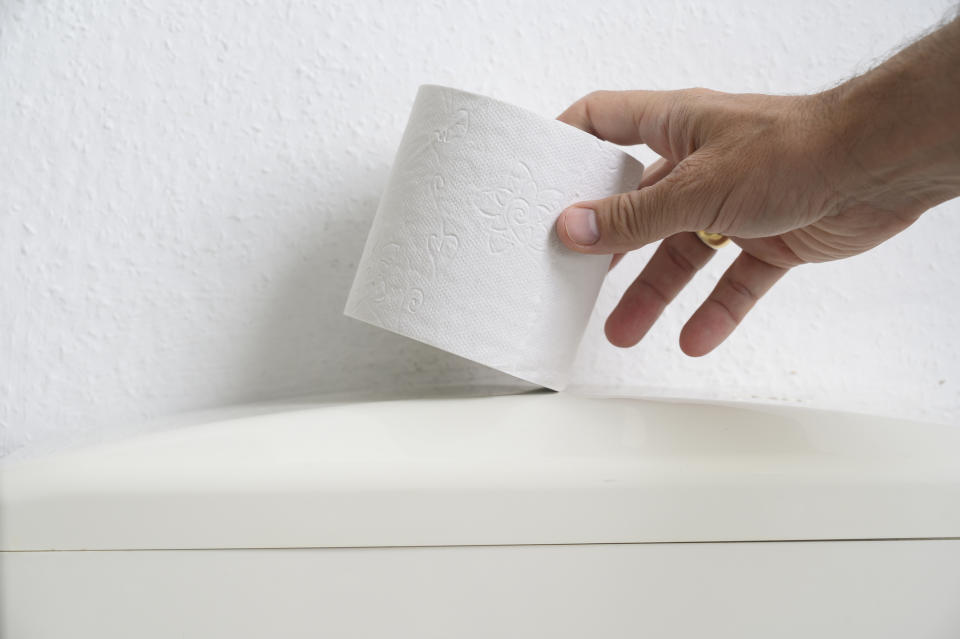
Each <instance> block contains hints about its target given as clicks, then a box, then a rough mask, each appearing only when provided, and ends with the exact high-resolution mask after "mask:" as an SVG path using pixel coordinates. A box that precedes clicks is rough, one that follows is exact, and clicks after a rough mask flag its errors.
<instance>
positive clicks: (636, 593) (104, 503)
mask: <svg viewBox="0 0 960 639" xmlns="http://www.w3.org/2000/svg"><path fill="white" fill-rule="evenodd" d="M0 636H2V637H3V638H4V639H7V638H10V639H20V638H25V639H29V638H33V637H43V638H46V637H70V638H83V637H96V638H98V639H112V638H114V637H117V638H119V637H124V638H129V637H138V638H154V637H157V638H159V637H236V638H244V637H310V638H318V637H411V638H413V637H416V638H420V637H469V638H472V637H493V636H497V637H550V638H565V637H632V638H635V637H647V636H649V637H664V638H666V637H669V638H672V637H698V638H699V637H711V638H718V637H731V638H732V637H736V638H738V639H745V638H748V639H749V638H754V637H756V638H760V637H763V638H765V639H766V638H770V637H777V638H793V637H797V638H800V637H803V638H804V639H808V638H809V637H843V638H845V639H851V638H856V637H864V638H867V637H869V638H870V639H879V638H885V637H890V638H893V637H896V638H898V639H900V638H902V637H911V639H925V638H930V639H933V638H937V639H940V638H942V639H957V638H958V637H960V428H958V427H952V426H945V425H932V424H924V423H916V422H908V421H901V420H893V419H882V418H875V417H867V416H858V415H848V414H842V413H833V412H823V411H813V410H807V409H800V408H785V407H769V406H748V405H732V404H730V405H721V404H691V403H666V402H651V401H642V400H637V399H615V398H602V399H600V398H582V397H575V396H570V395H567V394H563V393H560V394H557V393H534V394H527V395H517V396H507V397H489V398H437V399H416V400H395V401H366V402H349V403H327V404H317V405H314V406H301V407H298V408H289V409H285V410H277V411H276V412H273V413H269V414H260V415H252V416H247V417H239V418H237V417H234V418H225V419H221V420H218V421H211V422H210V423H205V424H201V425H192V426H189V427H181V428H177V429H174V430H167V431H164V432H159V433H154V434H150V435H145V436H139V437H136V438H131V439H128V440H125V441H122V442H116V443H110V444H104V445H99V446H92V447H88V448H83V449H77V450H74V451H69V452H64V453H58V454H54V455H49V456H46V457H42V458H38V459H31V460H26V461H20V462H7V463H4V464H2V465H0Z"/></svg>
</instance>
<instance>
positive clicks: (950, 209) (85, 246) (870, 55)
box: [0, 0, 960, 456]
mask: <svg viewBox="0 0 960 639" xmlns="http://www.w3.org/2000/svg"><path fill="white" fill-rule="evenodd" d="M949 5H950V3H949V2H947V1H946V0H919V1H914V2H909V3H907V2H902V1H901V0H882V1H881V0H847V1H845V2H841V1H832V2H814V3H810V2H793V1H783V2H771V1H769V0H754V1H752V2H736V3H733V2H731V3H721V2H709V3H707V2H704V3H693V2H683V1H677V2H671V3H664V2H614V1H607V2H603V3H587V2H578V1H570V2H563V3H558V2H550V3H547V2H544V3H540V4H538V3H533V2H530V3H523V2H515V3H506V2H497V1H491V0H485V1H482V2H428V3H419V4H414V3H407V2H382V3H371V2H356V1H354V0H349V1H348V0H339V1H335V2H327V3H310V2H283V3H281V2H246V3H237V2H234V1H232V0H229V1H228V0H221V1H214V2H202V3H197V2H193V1H192V0H167V1H160V0H146V1H141V2H125V1H120V0H115V1H110V0H100V1H91V2H84V3H77V2H53V1H50V2H29V1H27V0H23V1H21V2H16V1H10V0H8V1H7V2H4V3H2V4H0V276H2V279H0V436H2V442H0V455H10V454H11V453H14V452H17V455H16V456H20V455H23V454H28V453H27V452H25V451H31V450H40V449H41V448H44V447H50V446H51V445H56V446H62V445H67V444H70V443H73V442H76V441H82V440H89V439H91V438H97V437H100V436H102V434H103V433H107V432H132V431H134V430H138V429H145V428H151V427H155V426H149V425H144V424H143V422H144V420H147V419H148V418H153V417H158V416H164V415H171V414H175V413H178V412H182V411H187V410H194V409H199V408H207V407H213V406H218V405H223V404H232V403H240V402H250V401H256V400H262V399H269V398H276V397H283V396H291V395H296V394H305V393H328V392H334V391H344V390H350V389H362V388H378V389H383V388H396V387H402V388H406V389H416V388H424V387H427V386H430V385H435V384H441V383H444V384H461V383H496V382H497V381H502V379H503V378H502V377H499V376H498V375H496V374H493V373H491V372H487V371H485V370H480V369H478V368H477V367H476V366H474V365H471V364H469V363H466V362H464V361H462V360H459V359H457V358H454V357H452V356H448V355H445V354H443V353H439V352H437V351H434V350H432V349H430V348H428V347H425V346H421V345H419V344H416V343H412V342H410V341H407V340H405V339H403V338H400V337H397V336H395V335H392V334H388V333H385V332H382V331H378V330H376V329H373V328H371V327H368V326H365V325H362V324H360V323H358V322H355V321H353V320H349V319H347V318H344V317H343V316H342V315H341V311H342V307H343V303H344V300H345V297H346V292H347V289H348V286H349V283H350V280H351V278H352V274H353V270H354V267H355V264H356V260H357V257H358V255H359V252H360V250H361V247H362V245H363V241H364V236H365V233H366V230H367V228H368V226H369V223H370V220H371V219H372V215H373V211H374V208H375V206H376V202H377V198H378V194H379V192H380V190H381V188H382V186H383V184H384V181H385V179H386V175H387V170H388V168H389V163H390V160H391V157H392V154H393V151H394V149H395V147H396V145H397V143H398V141H399V139H400V134H401V132H402V129H403V125H404V122H405V120H406V117H407V114H408V111H409V107H410V104H411V102H412V100H413V97H414V93H415V90H416V87H417V86H418V85H419V84H421V83H424V82H433V83H441V84H449V85H453V86H457V87H460V88H463V89H467V90H472V91H477V92H480V93H485V94H488V95H492V96H496V97H499V98H502V99H505V100H507V101H510V102H513V103H516V104H520V105H523V106H527V107H529V108H532V109H534V110H537V111H539V112H541V113H543V114H545V115H555V114H556V113H559V112H560V111H561V110H562V109H563V108H565V107H566V106H567V105H568V104H569V103H570V102H571V101H573V100H574V99H575V98H577V97H579V96H580V95H582V94H584V93H586V92H588V91H590V90H593V89H596V88H654V89H665V88H679V87H686V86H696V85H699V86H709V87H712V88H716V89H721V90H727V91H756V92H804V91H812V90H817V89H821V88H825V87H827V86H829V85H831V84H833V83H835V82H836V81H839V80H841V79H843V78H844V77H846V76H848V75H850V74H852V73H854V72H856V71H857V70H864V69H865V68H867V67H868V66H869V65H870V64H871V63H872V62H873V61H875V60H876V59H878V58H879V57H881V56H883V55H884V54H886V53H887V52H889V51H890V50H891V49H893V48H894V47H896V46H898V45H899V44H902V43H903V42H905V41H907V40H908V39H909V38H910V37H912V36H913V35H915V34H917V33H918V32H919V31H921V30H922V29H923V28H925V27H926V26H928V25H931V24H932V23H934V22H935V21H937V20H938V19H940V18H941V17H942V16H943V15H944V12H945V10H946V9H947V8H948V6H949ZM639 154H640V156H641V157H642V158H644V159H649V158H650V155H649V153H647V152H644V151H642V150H641V151H639ZM958 235H960V202H953V203H949V204H946V205H943V206H941V207H939V208H938V209H937V210H935V211H932V212H931V213H929V214H928V215H927V216H925V217H924V218H923V219H921V221H920V222H919V223H918V224H917V225H916V226H915V227H914V228H912V229H910V230H909V231H908V232H907V233H904V234H903V235H902V236H900V237H898V238H896V239H894V240H893V241H891V242H889V243H888V244H887V245H885V246H883V247H881V248H879V249H877V250H875V251H873V252H871V253H869V254H867V255H864V256H862V257H858V258H855V259H852V260H848V261H845V262H840V263H835V264H831V265H823V266H808V267H804V268H800V269H797V270H796V271H794V272H793V273H792V274H790V275H789V276H787V278H786V279H785V280H784V281H782V282H781V283H780V284H779V285H778V286H777V287H775V288H774V290H773V291H772V292H771V293H770V294H769V295H768V297H767V299H765V300H764V301H763V303H762V304H760V305H759V306H758V307H757V309H756V310H755V312H754V313H753V314H752V315H751V316H750V318H749V319H748V320H747V321H746V322H745V324H744V325H743V327H742V328H741V329H740V330H739V331H738V333H737V334H736V335H735V336H734V337H733V338H732V339H730V340H729V341H728V342H727V343H726V344H725V345H724V346H723V347H721V348H720V349H719V350H717V351H716V352H715V353H714V354H712V355H710V356H708V357H705V358H702V359H699V360H692V359H689V358H686V357H685V356H683V355H682V354H681V353H680V352H679V350H678V349H677V348H676V346H675V344H676V337H677V335H678V332H679V329H680V325H681V320H682V319H683V318H684V317H685V316H686V315H687V314H688V313H689V312H690V311H692V309H693V308H694V306H695V305H696V303H697V302H698V300H699V299H700V298H702V297H703V296H704V295H705V294H706V292H707V291H708V290H709V288H710V286H711V283H712V281H713V280H714V279H715V277H716V276H717V275H718V273H719V272H720V271H721V270H722V268H723V265H724V264H725V263H728V262H729V261H730V259H731V258H732V257H733V251H732V250H727V251H726V252H724V253H723V254H722V255H720V256H718V259H717V260H715V263H714V264H713V265H712V266H711V267H710V268H709V269H708V272H707V273H705V274H703V275H701V276H700V277H699V278H698V281H697V283H696V285H695V286H693V287H691V290H689V291H688V292H687V293H686V294H684V296H683V297H682V299H681V300H679V302H678V303H677V304H676V305H675V306H674V307H673V308H672V309H671V310H669V311H668V312H667V314H666V316H665V317H664V318H663V320H662V321H661V322H660V323H659V325H658V326H657V328H656V329H655V330H654V331H653V333H652V334H651V335H650V336H649V337H648V338H647V340H646V341H645V342H644V343H643V344H642V345H641V346H639V347H637V348H635V349H632V350H628V351H618V350H616V349H614V348H613V347H610V346H609V345H605V344H604V343H603V342H602V338H601V335H600V331H599V327H598V326H597V325H594V326H593V327H592V329H591V333H590V334H589V335H588V338H587V340H586V341H585V349H584V357H583V358H582V362H581V368H582V371H583V372H582V374H581V379H580V382H581V383H582V384H584V385H586V386H594V385H606V386H615V387H619V388H621V389H622V390H625V391H627V392H637V391H640V392H659V393H663V394H667V395H687V396H701V397H703V396H708V397H709V396H720V397H727V398H734V399H737V398H739V399H750V398H757V399H762V400H771V401H786V402H792V403H796V402H799V403H804V404H812V405H835V406H836V405H839V406H845V407H849V408H853V409H861V410H863V409H866V410H873V411H875V412H881V413H889V414H901V415H914V416H918V417H926V418H928V419H934V420H952V421H958V420H960V334H958V331H957V330H956V328H957V322H956V319H955V318H956V317H957V316H958V314H960V294H958V293H957V278H958V274H960V251H958V250H957V245H956V242H955V240H953V239H951V238H955V237H957V236H958ZM649 252H650V251H649V250H648V251H644V253H645V254H649ZM639 264H640V263H639V257H638V258H633V259H631V260H628V261H626V262H625V263H624V264H623V265H621V266H620V267H618V268H617V270H616V271H615V275H614V276H613V277H612V278H611V281H610V282H609V287H608V289H607V290H606V291H605V292H604V294H603V304H601V307H602V308H601V310H602V311H607V310H609V308H610V307H611V305H612V303H613V301H614V299H615V297H616V294H617V293H619V291H621V290H622V289H623V288H624V287H625V286H626V284H627V282H628V279H629V276H632V275H633V274H635V272H636V271H637V269H638V267H639Z"/></svg>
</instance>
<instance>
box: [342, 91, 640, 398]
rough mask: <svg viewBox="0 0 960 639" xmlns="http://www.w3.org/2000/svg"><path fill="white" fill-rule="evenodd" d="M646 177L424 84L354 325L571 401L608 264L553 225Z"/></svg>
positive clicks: (502, 110)
mask: <svg viewBox="0 0 960 639" xmlns="http://www.w3.org/2000/svg"><path fill="white" fill-rule="evenodd" d="M642 172H643V166H642V165H641V164H640V163H639V162H638V161H636V160H635V159H634V158H632V157H631V156H629V155H627V154H626V153H624V152H623V151H621V150H620V149H619V148H618V147H616V146H614V145H612V144H609V143H607V142H603V141H601V140H599V139H597V138H595V137H594V136H592V135H590V134H588V133H585V132H583V131H580V130H579V129H576V128H574V127H571V126H568V125H566V124H564V123H562V122H558V121H556V120H552V119H549V118H545V117H541V116H539V115H536V114H534V113H532V112H529V111H527V110H525V109H521V108H519V107H515V106H512V105H509V104H505V103H503V102H499V101H497V100H493V99H490V98H486V97H483V96H479V95H475V94H472V93H467V92H464V91H459V90H456V89H451V88H447V87H440V86H430V85H427V86H423V87H421V88H420V90H419V92H418V93H417V97H416V100H415V102H414V105H413V110H412V112H411V114H410V119H409V122H408V123H407V128H406V130H405V131H404V134H403V138H402V140H401V142H400V148H399V149H398V151H397V156H396V159H395V161H394V164H393V168H392V170H391V173H390V177H389V180H388V182H387V187H386V190H385V191H384V193H383V195H382V197H381V200H380V204H379V207H378V209H377V213H376V216H375V218H374V222H373V226H372V228H371V229H370V234H369V236H368V238H367V243H366V246H365V247H364V251H363V255H362V257H361V259H360V263H359V266H358V269H357V274H356V277H355V279H354V282H353V287H352V288H351V290H350V295H349V297H348V300H347V304H346V309H345V313H346V315H348V316H350V317H354V318H356V319H359V320H362V321H364V322H368V323H370V324H373V325H375V326H379V327H381V328H384V329H387V330H390V331H394V332H396V333H399V334H401V335H405V336H407V337H411V338H413V339H416V340H419V341H422V342H425V343H427V344H431V345H433V346H436V347H438V348H441V349H443V350H446V351H449V352H451V353H454V354H456V355H459V356H461V357H465V358H467V359H471V360H473V361H476V362H479V363H480V364H484V365H486V366H489V367H492V368H495V369H498V370H500V371H503V372H505V373H508V374H510V375H513V376H515V377H519V378H521V379H524V380H527V381H529V382H532V383H534V384H539V385H542V386H546V387H548V388H552V389H556V390H560V389H562V388H563V387H564V386H565V385H566V383H567V379H568V377H569V375H570V372H571V371H570V368H571V366H572V365H573V361H574V358H575V357H576V353H577V348H578V347H579V344H580V341H581V338H582V337H583V332H584V330H585V328H586V326H587V322H588V320H589V319H590V313H591V311H592V309H593V306H594V304H595V303H596V299H597V294H598V292H599V291H600V286H601V284H602V282H603V278H604V275H605V274H606V272H607V268H608V266H609V264H610V256H607V255H582V254H578V253H574V252H573V251H570V250H569V249H567V248H566V247H564V246H563V245H562V244H561V243H560V241H559V240H558V239H557V236H556V233H555V232H554V228H553V226H554V222H555V221H556V218H557V216H558V215H559V214H560V212H561V211H562V210H563V209H564V208H565V207H566V206H568V205H570V204H573V203H575V202H577V201H580V200H590V199H597V198H601V197H605V196H608V195H612V194H614V193H619V192H622V191H628V190H631V189H634V188H636V186H637V184H638V183H639V181H640V177H641V174H642Z"/></svg>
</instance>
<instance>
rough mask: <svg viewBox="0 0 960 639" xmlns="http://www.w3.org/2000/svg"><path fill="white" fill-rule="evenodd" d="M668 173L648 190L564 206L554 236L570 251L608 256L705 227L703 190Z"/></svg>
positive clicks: (679, 176)
mask: <svg viewBox="0 0 960 639" xmlns="http://www.w3.org/2000/svg"><path fill="white" fill-rule="evenodd" d="M683 172H684V173H685V172H686V171H683ZM673 173H674V174H673V175H669V176H667V177H666V178H664V179H663V180H661V181H659V182H657V183H656V184H655V185H653V186H650V187H647V188H642V189H639V190H636V191H629V192H627V193H620V194H619V195H613V196H611V197H608V198H604V199H602V200H594V201H591V202H579V203H577V204H574V205H572V206H570V207H568V208H566V209H565V210H564V211H563V212H562V213H561V214H560V216H559V217H558V218H557V224H556V227H557V235H558V236H559V238H560V240H561V241H562V242H563V243H564V244H565V245H566V246H567V247H569V248H571V249H573V250H574V251H578V252H580V253H599V254H607V253H625V252H627V251H632V250H634V249H638V248H640V247H641V246H644V245H646V244H650V243H651V242H656V241H657V240H661V239H663V238H665V237H668V236H670V235H674V234H676V233H680V232H682V231H696V230H700V229H704V228H706V226H707V225H708V224H709V223H710V220H709V219H705V218H709V217H710V216H709V215H707V211H708V209H707V208H706V207H705V204H706V202H705V201H704V200H706V199H707V198H705V197H704V192H703V189H698V188H691V186H692V185H689V184H687V180H686V179H684V177H682V176H681V175H679V174H678V171H677V170H676V169H675V170H674V171H673ZM698 192H699V195H697V193H698Z"/></svg>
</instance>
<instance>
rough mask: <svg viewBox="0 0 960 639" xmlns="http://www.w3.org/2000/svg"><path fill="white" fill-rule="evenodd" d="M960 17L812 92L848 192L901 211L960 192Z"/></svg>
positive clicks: (837, 175)
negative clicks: (860, 72) (874, 64)
mask: <svg viewBox="0 0 960 639" xmlns="http://www.w3.org/2000/svg"><path fill="white" fill-rule="evenodd" d="M958 68H960V21H958V22H954V23H952V24H951V25H948V26H947V27H944V28H943V29H941V30H940V31H938V32H936V33H934V34H933V35H931V36H928V37H927V38H925V39H924V40H921V41H919V42H917V43H915V44H914V45H912V46H911V47H909V48H907V49H905V50H904V51H902V52H901V53H899V54H898V55H897V56H894V57H893V58H891V59H890V60H888V61H887V62H885V63H884V64H882V65H880V66H879V67H877V68H876V69H873V70H872V71H870V72H868V73H866V74H864V75H862V76H860V77H857V78H854V79H853V80H850V81H849V82H847V83H845V84H843V85H841V86H839V87H836V88H835V89H831V90H829V91H825V92H823V93H821V94H817V95H816V96H812V98H813V100H814V102H815V103H816V105H817V108H818V109H819V111H820V113H821V114H822V116H821V121H822V122H823V123H824V127H823V131H824V135H823V136H822V138H823V142H822V143H823V144H824V145H829V148H825V154H826V155H827V156H828V157H830V158H831V159H832V160H833V166H834V167H835V168H836V169H837V170H838V171H837V172H836V173H835V179H837V181H838V184H837V186H838V191H839V192H841V194H842V195H845V196H847V197H850V198H855V199H857V200H861V201H865V202H867V203H869V204H871V205H872V206H876V207H878V208H881V209H886V210H890V211H891V212H895V213H915V214H916V215H919V214H920V213H922V212H923V211H925V210H926V209H928V208H930V207H931V206H934V205H936V204H939V203H940V202H943V201H945V200H949V199H951V198H954V197H957V196H960V72H958Z"/></svg>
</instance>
